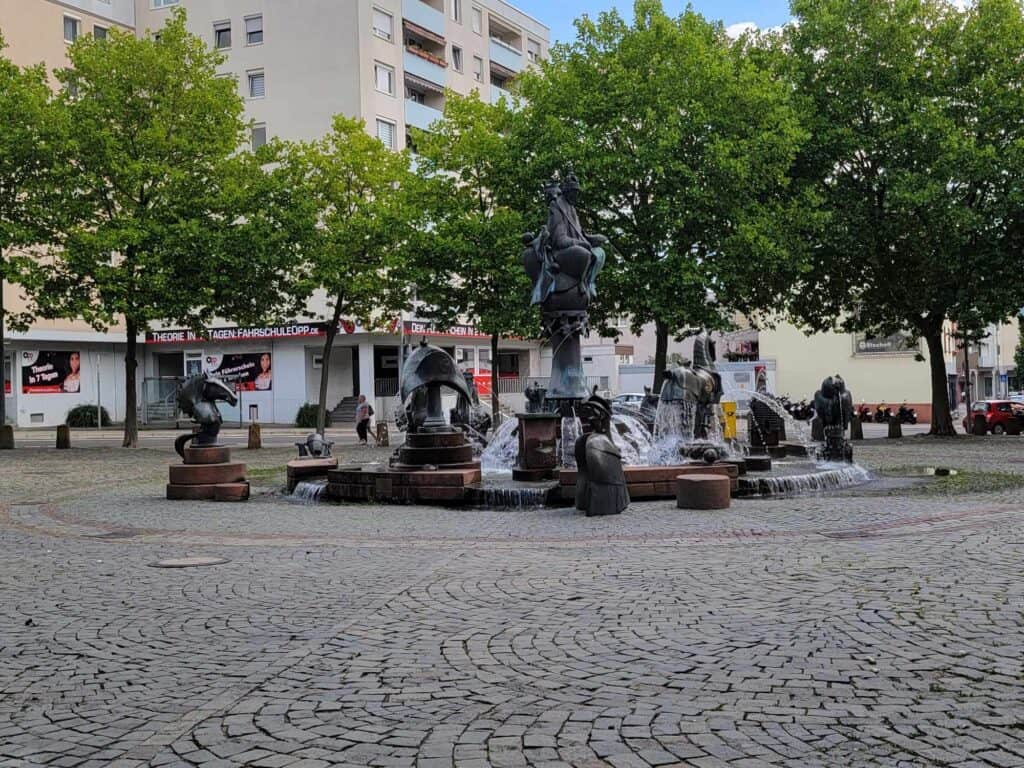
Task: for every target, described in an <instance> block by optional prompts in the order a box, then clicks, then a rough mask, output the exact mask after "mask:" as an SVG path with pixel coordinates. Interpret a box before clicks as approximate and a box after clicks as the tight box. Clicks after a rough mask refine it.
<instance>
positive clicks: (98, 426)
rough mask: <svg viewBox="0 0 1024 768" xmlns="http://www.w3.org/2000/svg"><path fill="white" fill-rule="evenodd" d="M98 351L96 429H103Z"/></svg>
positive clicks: (98, 353)
mask: <svg viewBox="0 0 1024 768" xmlns="http://www.w3.org/2000/svg"><path fill="white" fill-rule="evenodd" d="M100 359H101V358H100V350H98V349H97V350H96V429H102V428H103V403H102V401H101V400H100Z"/></svg>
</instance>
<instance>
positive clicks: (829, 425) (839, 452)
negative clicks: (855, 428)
mask: <svg viewBox="0 0 1024 768" xmlns="http://www.w3.org/2000/svg"><path fill="white" fill-rule="evenodd" d="M814 416H815V419H817V420H818V421H819V423H820V425H821V430H822V432H823V436H824V438H825V443H824V446H823V447H822V450H821V458H823V459H824V460H825V461H853V446H852V445H851V444H850V442H849V441H848V440H847V439H846V430H847V428H848V427H849V426H850V421H851V420H852V419H853V393H851V392H850V391H849V390H848V389H847V388H846V382H845V381H843V377H842V376H840V375H839V374H836V375H835V376H829V377H828V378H827V379H825V380H824V381H823V382H821V389H819V390H818V391H817V392H815V393H814Z"/></svg>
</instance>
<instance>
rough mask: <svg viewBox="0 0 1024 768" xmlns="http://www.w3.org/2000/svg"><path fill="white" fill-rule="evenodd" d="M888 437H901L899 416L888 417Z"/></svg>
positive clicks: (893, 438) (901, 428) (895, 438)
mask: <svg viewBox="0 0 1024 768" xmlns="http://www.w3.org/2000/svg"><path fill="white" fill-rule="evenodd" d="M889 437H890V439H892V440H899V439H900V438H901V437H903V425H902V424H900V419H899V416H890V417H889Z"/></svg>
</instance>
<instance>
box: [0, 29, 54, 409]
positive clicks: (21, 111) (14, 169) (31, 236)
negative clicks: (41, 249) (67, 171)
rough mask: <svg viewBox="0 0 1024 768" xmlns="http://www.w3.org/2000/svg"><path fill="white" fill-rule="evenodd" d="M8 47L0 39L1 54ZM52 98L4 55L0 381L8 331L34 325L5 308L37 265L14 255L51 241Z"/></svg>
mask: <svg viewBox="0 0 1024 768" xmlns="http://www.w3.org/2000/svg"><path fill="white" fill-rule="evenodd" d="M5 47H6V46H5V43H4V39H3V36H2V35H0V54H2V52H3V50H4V48H5ZM52 96H53V94H52V92H51V90H50V87H49V85H48V84H47V82H46V70H45V69H44V68H43V66H42V65H39V66H35V67H26V68H21V67H18V66H16V65H15V64H14V63H12V62H11V61H10V60H8V59H6V58H4V57H3V56H2V55H0V125H2V126H3V130H0V379H2V378H3V375H4V374H3V365H4V360H5V352H4V327H5V326H10V327H12V328H24V327H26V326H27V325H28V323H29V322H30V320H31V315H29V314H26V313H21V312H19V313H17V314H11V313H10V312H9V311H8V310H7V308H6V307H5V305H4V283H5V282H7V283H19V282H22V281H27V280H28V279H29V278H28V275H29V274H30V273H31V272H32V271H33V269H34V267H35V264H36V263H35V261H34V260H33V259H31V258H28V257H27V256H26V255H25V254H24V253H20V252H19V251H17V250H16V249H18V248H19V247H24V246H31V245H37V244H39V243H45V242H47V241H48V240H49V239H50V238H51V237H52V225H53V217H52V214H53V212H54V210H55V205H54V200H53V199H52V195H51V190H52V188H53V185H54V179H53V173H54V169H55V168H57V167H59V165H60V162H61V154H62V141H61V138H60V137H61V136H62V134H63V131H62V128H63V123H62V119H61V118H62V115H61V113H60V112H59V111H58V110H57V109H56V108H55V107H54V105H53V99H52ZM3 386H4V383H3V381H2V380H0V389H3ZM3 399H4V398H3V395H2V394H0V425H2V424H3V423H4V420H5V413H4V402H3Z"/></svg>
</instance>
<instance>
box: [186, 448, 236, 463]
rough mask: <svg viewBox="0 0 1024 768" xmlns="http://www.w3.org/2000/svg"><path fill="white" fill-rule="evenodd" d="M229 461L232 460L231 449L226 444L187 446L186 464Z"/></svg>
mask: <svg viewBox="0 0 1024 768" xmlns="http://www.w3.org/2000/svg"><path fill="white" fill-rule="evenodd" d="M229 461H231V449H230V448H228V447H227V446H226V445H211V446H209V447H208V448H185V463H186V464H227V463H228V462H229Z"/></svg>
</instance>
